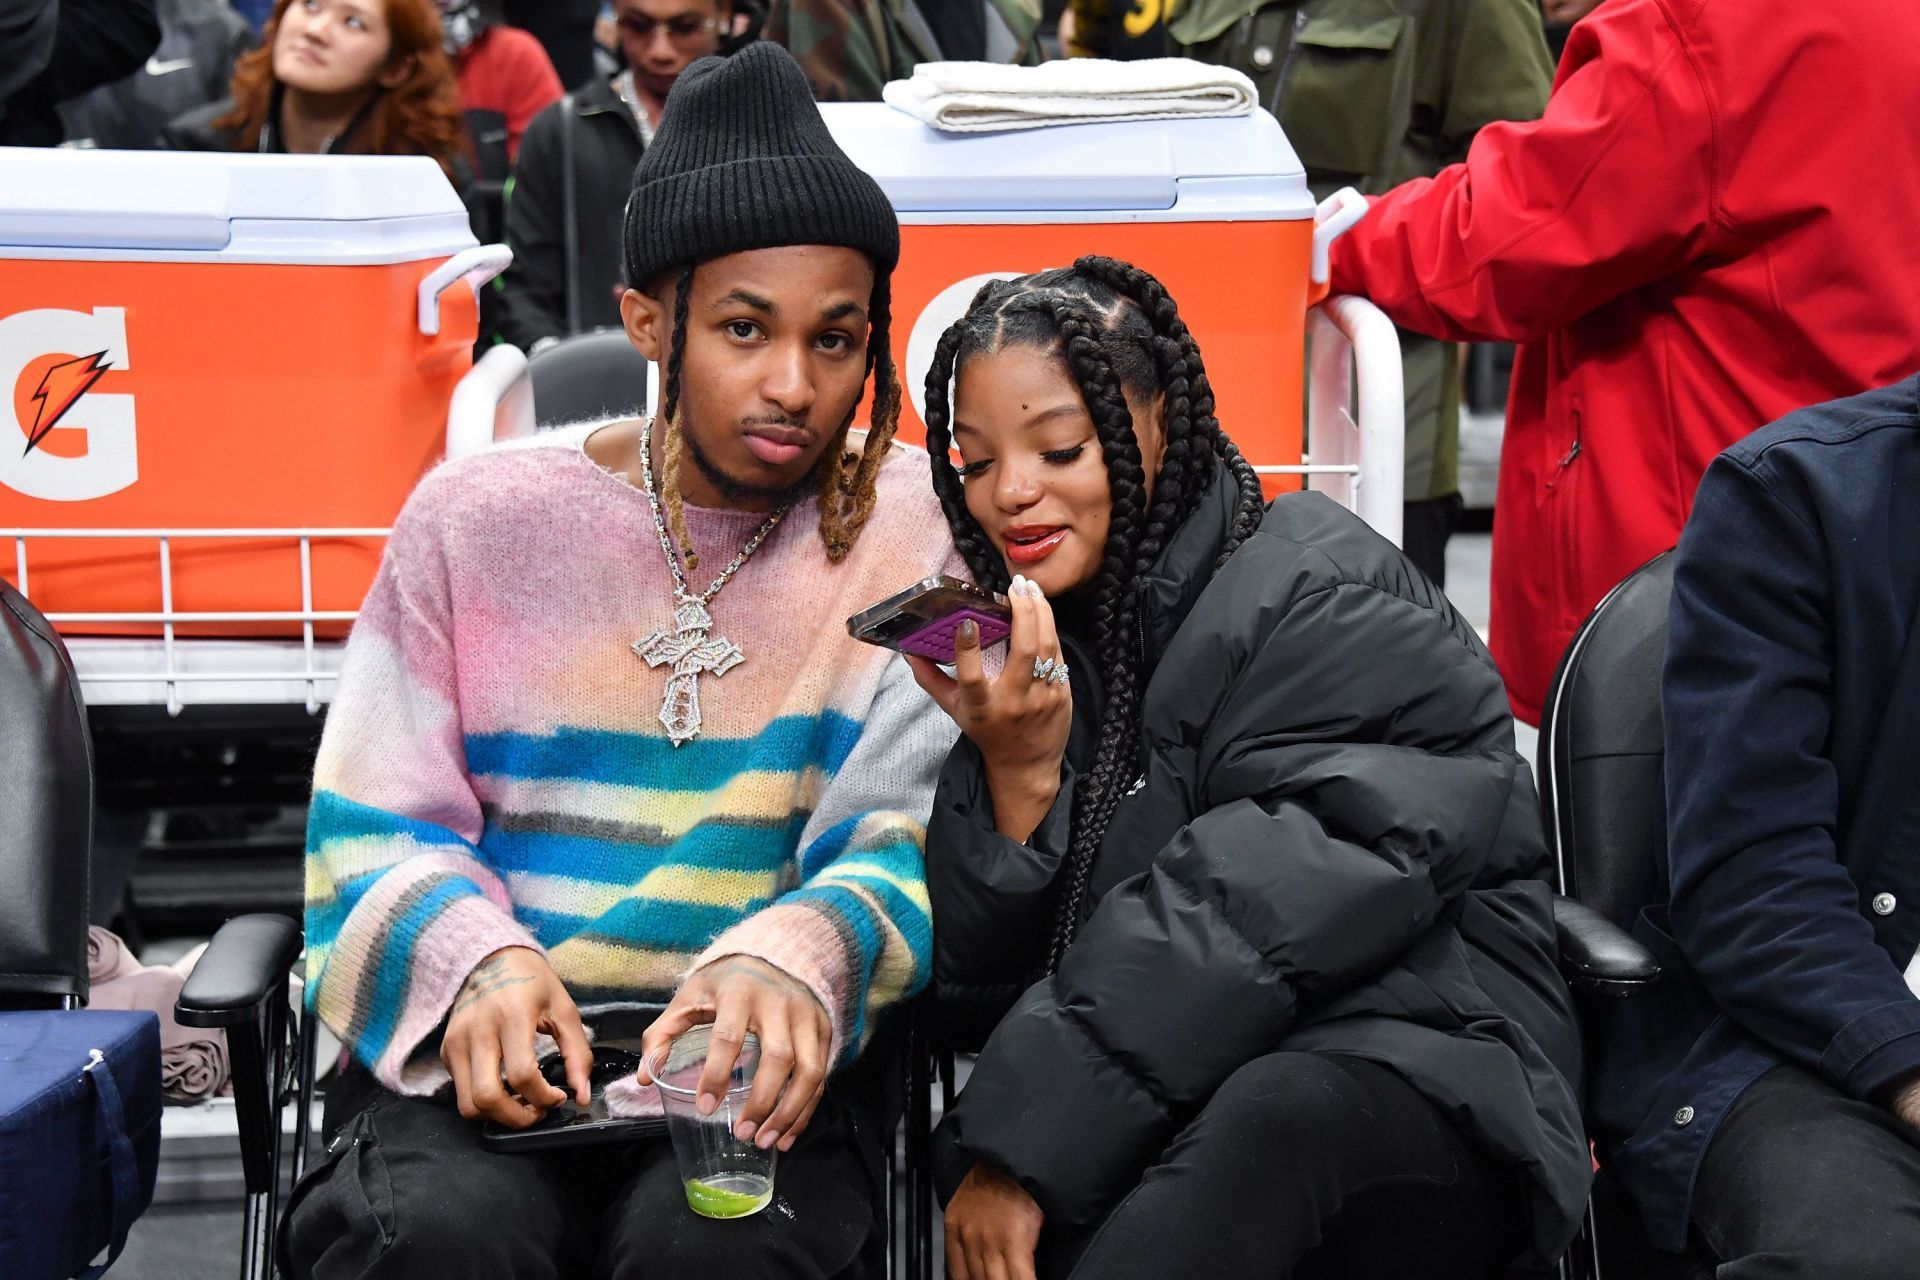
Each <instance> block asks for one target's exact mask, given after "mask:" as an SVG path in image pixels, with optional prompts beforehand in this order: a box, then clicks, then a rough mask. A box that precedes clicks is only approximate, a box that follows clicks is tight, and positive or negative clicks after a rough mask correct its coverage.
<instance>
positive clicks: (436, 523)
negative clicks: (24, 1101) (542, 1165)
mask: <svg viewBox="0 0 1920 1280" xmlns="http://www.w3.org/2000/svg"><path fill="white" fill-rule="evenodd" d="M599 425H604V424H585V425H582V426H580V427H576V428H569V429H567V430H566V431H562V432H553V433H547V434H543V435H541V436H539V437H536V438H535V439H534V440H533V441H531V442H527V443H526V444H524V445H521V446H517V447H506V448H497V449H494V450H490V451H488V452H485V453H482V454H480V455H478V456H474V457H469V458H464V459H460V460H458V461H454V462H450V463H447V464H444V465H442V466H441V467H439V468H437V469H436V470H434V471H433V472H431V473H430V474H429V475H428V476H427V477H426V478H425V479H423V480H422V481H421V482H420V484H419V486H418V488H416V490H415V491H414V493H413V495H412V496H411V497H410V498H409V499H408V501H407V504H406V507H405V509H404V510H403V511H402V512H401V513H400V515H399V517H398V519H397V520H396V521H395V524H394V530H393V535H392V538H391V540H390V541H389V543H388V547H387V552H386V556H385V558H384V559H383V561H382V563H381V566H380V571H379V574H378V577H377V579H376V581H375V583H374V586H373V588H372V590H371V592H370V593H369V595H368V597H367V599H366V602H365V604H364V605H363V606H362V610H361V614H360V618H359V621H358V622H357V623H356V624H355V626H354V630H353V634H352V636H351V638H350V639H349V641H348V644H347V652H346V658H345V666H344V669H343V671H342V673H341V678H340V683H339V688H338V691H337V694H336V696H335V699H334V702H333V706H332V708H331V709H330V711H329V714H328V718H327V727H326V732H325V735H324V737H323V738H322V740H321V745H320V756H319V761H318V763H317V766H316V769H315V776H314V796H313V806H312V811H311V817H310V819H309V826H308V833H307V858H306V865H307V883H306V899H307V913H306V914H307V974H308V983H307V988H306V990H307V1002H308V1006H309V1008H311V1009H313V1010H315V1011H317V1013H318V1015H319V1016H320V1018H321V1019H322V1020H323V1021H324V1022H325V1023H326V1025H327V1026H328V1027H330V1028H332V1029H333V1031H334V1032H335V1033H337V1034H338V1035H339V1036H340V1037H341V1039H342V1040H343V1041H344V1042H345V1043H346V1044H347V1046H348V1047H349V1048H350V1049H351V1050H352V1052H353V1053H354V1055H355V1056H356V1057H357V1058H358V1059H360V1060H361V1061H362V1062H364V1063H365V1064H367V1065H368V1066H369V1067H371V1068H372V1069H373V1071H374V1074H375V1075H376V1077H377V1078H378V1079H379V1080H380V1081H381V1082H382V1083H384V1084H385V1085H387V1086H388V1087H389V1088H392V1089H396V1090H399V1091H401V1092H406V1093H416V1094H417V1093H426V1092H431V1091H433V1090H434V1089H436V1088H438V1087H440V1086H441V1085H442V1084H444V1083H445V1082H446V1079H447V1077H446V1074H445V1072H444V1070H443V1069H442V1068H441V1066H440V1063H439V1060H438V1056H437V1054H435V1053H432V1052H426V1051H423V1042H425V1041H426V1040H427V1038H428V1037H429V1036H430V1035H432V1033H433V1032H434V1031H435V1030H436V1029H437V1028H438V1027H439V1026H440V1024H441V1023H442V1021H443V1020H444V1019H445V1017H446V1014H447V1011H448V1009H449V1008H450V1007H451V1005H452V1002H453V998H454V996H455V994H456V993H457V991H458V989H459V987H460V984H461V983H462V982H463V981H464V980H465V978H466V976H467V975H468V974H469V973H470V972H471V971H472V969H473V967H474V966H475V965H476V964H477V963H479V961H480V960H481V959H482V958H484V957H485V956H486V955H487V954H489V953H490V952H492V951H495V950H497V949H498V948H500V947H504V946H511V945H519V946H527V947H533V948H536V949H538V950H540V951H541V952H543V953H544V954H545V955H546V957H547V958H548V960H549V961H550V962H551V963H552V965H553V967H554V970H555V972H556V973H557V974H558V975H559V977H560V979H561V981H562V982H564V983H565V984H566V986H567V989H568V990H569V991H570V992H571V993H572V995H573V997H574V999H575V1001H576V1002H577V1003H578V1004H579V1005H580V1006H581V1008H582V1011H583V1012H589V1013H590V1012H592V1011H593V1010H594V1009H596V1008H604V1007H610V1006H617V1005H619V1004H622V1003H631V1002H635V1001H640V1000H646V999H654V1000H658V999H663V998H664V997H665V996H666V995H667V994H669V993H670V992H672V991H673V990H674V989H675V988H676V987H677V986H678V984H679V982H680V980H681V979H682V978H683V977H684V976H685V975H686V974H687V973H689V972H691V971H692V970H693V969H695V968H698V967H699V966H700V965H702V964H704V963H706V962H707V961H709V960H712V959H717V958H719V957H720V956H723V955H728V954H742V955H751V956H757V957H760V958H762V959H765V960H767V961H768V962H770V963H772V964H774V965H777V966H778V967H780V968H781V969H783V970H785V971H786V972H788V973H789V974H792V975H793V976H794V977H796V978H799V979H800V980H801V981H803V982H805V983H806V984H807V986H808V987H809V988H811V989H812V991H813V992H814V994H815V995H816V996H818V997H819V999H820V1001H821V1003H822V1004H823V1005H824V1006H825V1007H826V1009H827V1010H828V1012H829V1013H830V1014H831V1016H832V1019H833V1025H834V1044H833V1055H834V1059H833V1060H834V1061H835V1062H836V1063H842V1062H844V1061H845V1060H846V1058H847V1057H849V1056H851V1055H852V1054H853V1053H854V1052H857V1049H858V1046H859V1045H860V1044H861V1042H862V1041H863V1039H864V1036H865V1034H866V1032H867V1030H868V1028H869V1027H870V1026H871V1025H872V1017H873V1014H874V1012H875V1011H877V1010H878V1009H880V1008H881V1007H883V1006H885V1005H887V1004H889V1003H891V1002H893V1001H897V1000H900V999H901V998H903V997H905V996H907V995H909V994H911V993H912V992H914V991H917V990H918V989H919V988H920V987H921V986H922V985H923V984H924V983H925V982H926V979H927V974H928V967H929V963H930V961H929V950H930V937H931V935H930V923H929V918H928V908H927V895H926V887H925V881H924V874H923V862H922V847H923V844H924V840H925V830H924V826H923V824H924V822H925V821H926V816H927V813H928V811H929V809H930V808H931V805H932V796H933V784H934V778H935V775H936V774H937V772H938V770H939V767H940V763H941V761H942V760H943V759H944V757H945V755H946V753H947V751H948V749H949V748H950V747H951V745H952V743H953V740H954V737H955V731H954V729H953V726H952V725H951V723H950V722H948V721H947V719H946V717H945V715H944V714H943V713H941V712H940V710H939V709H938V708H937V707H936V706H935V705H934V704H933V703H932V702H931V700H929V699H928V698H927V697H926V696H925V695H924V694H923V693H922V692H921V691H920V689H919V687H918V686H917V685H915V684H914V683H913V681H912V677H911V675H910V674H909V673H908V671H907V668H906V666H905V664H904V663H903V662H901V661H900V660H898V659H897V658H895V657H894V656H893V655H891V654H890V653H888V652H887V651H885V650H882V649H876V648H873V647H871V646H868V645H863V644H860V643H859V642H857V641H854V640H852V639H850V638H849V637H848V635H847V631H846V625H845V620H846V618H847V617H848V615H850V614H852V613H855V612H857V611H859V610H860V609H861V608H864V607H865V606H866V605H868V604H871V603H872V602H874V601H875V600H878V599H880V598H881V597H883V596H885V595H888V594H890V593H892V592H894V591H897V590H899V589H900V588H902V587H904V586H906V585H908V584H910V583H912V582H914V581H916V580H918V579H920V578H922V577H925V576H926V575H927V574H930V573H941V572H957V571H958V565H959V560H958V557H957V556H956V555H955V554H954V552H953V547H952V543H951V540H950V538H949V536H948V533H947V528H946V522H945V520H944V519H943V518H942V516H941V513H940V509H939V504H938V502H937V501H936V500H935V498H934V497H933V493H932V489H931V486H930V484H929V480H928V469H927V458H926V455H925V454H924V453H922V452H919V451H916V450H909V449H905V448H897V449H896V450H895V451H894V454H893V456H891V457H890V458H889V459H888V460H887V462H886V464H885V466H883V467H882V469H881V472H880V480H879V501H878V503H877V505H876V508H875V513H874V516H873V519H872V521H871V522H870V523H869V524H868V525H867V527H866V529H865V531H864V532H863V533H862V534H861V537H860V539H859V541H858V543H857V544H856V545H855V548H854V550H853V551H852V553H851V554H850V555H848V557H847V558H846V559H845V560H844V561H843V562H842V563H840V564H838V565H830V564H829V563H828V562H827V559H826V555H825V552H824V550H823V548H822V545H821V542H820V538H819V533H818V517H819V512H818V505H817V503H815V502H808V503H805V504H802V505H801V506H799V507H796V508H795V509H794V510H793V511H792V512H791V513H790V514H789V515H788V517H787V519H786V520H785V521H784V522H783V523H782V524H781V525H780V526H779V527H778V528H777V529H775V530H774V532H773V534H772V535H771V536H770V537H768V539H767V541H766V543H765V544H764V545H763V546H762V547H761V548H760V550H759V551H758V552H757V553H756V554H755V555H754V557H753V558H752V559H751V560H749V561H748V562H747V564H746V566H745V567H744V568H743V569H741V570H740V572H739V573H738V574H737V575H735V577H734V578H733V580H732V581H731V582H730V583H728V584H727V586H726V587H725V588H723V589H722V590H721V592H720V594H719V595H718V596H717V597H716V598H715V600H714V601H713V604H712V605H711V613H712V616H713V619H714V622H715V630H714V634H715V635H719V636H724V637H726V638H728V639H731V640H733V641H734V642H735V643H737V644H738V645H739V646H740V647H741V649H742V650H744V652H745V654H746V660H745V661H744V662H743V663H741V664H740V665H739V666H737V667H735V668H734V669H733V670H731V671H729V672H727V673H726V674H724V675H722V676H720V677H717V678H716V677H713V676H703V677H701V679H700V701H701V709H702V713H703V718H704V726H703V728H702V731H701V733H700V736H699V737H698V738H696V739H695V740H693V741H691V742H689V743H686V744H685V745H683V746H681V747H678V748H676V747H674V746H673V745H672V744H671V743H670V742H669V741H668V739H667V736H666V732H665V730H664V729H663V728H662V726H661V724H660V722H659V720H658V718H657V717H658V714H659V711H660V703H661V695H662V692H663V690H664V688H665V685H666V680H667V671H666V669H665V668H654V667H649V666H648V665H647V664H646V663H645V662H644V661H642V660H641V658H640V657H639V656H638V655H636V654H635V653H634V651H633V649H632V648H631V646H632V644H633V642H634V641H636V640H638V639H640V638H642V637H643V636H646V635H647V634H649V633H650V632H652V631H654V630H656V629H658V628H660V627H662V626H667V625H670V624H671V617H672V611H673V596H672V587H671V580H670V578H669V577H668V573H667V567H666V563H665V558H664V557H663V555H662V554H661V550H660V546H659V543H658V540H657V536H656V534H655V532H654V527H653V518H652V515H651V513H650V512H649V510H648V507H647V501H646V497H645V495H644V494H642V493H641V492H640V491H639V490H638V489H636V488H634V487H633V486H632V485H630V484H628V483H627V482H626V481H625V480H623V479H622V478H620V477H619V476H616V475H614V474H612V473H610V472H608V471H605V470H603V469H602V468H600V467H599V466H598V465H596V464H595V463H594V462H593V461H592V460H591V459H589V458H588V456H587V455H586V453H585V452H584V450H583V449H582V447H581V446H582V443H583V442H584V440H585V439H586V437H587V435H588V434H590V433H591V431H592V430H593V429H595V428H596V427H597V426H599ZM759 522H760V517H758V516H755V515H751V514H747V513H742V512H734V511H721V510H701V509H697V508H691V507H690V508H689V509H688V511H687V523H688V526H689V532H690V534H691V536H692V537H693V539H694V543H695V546H696V547H697V548H698V549H699V550H700V552H701V570H700V572H699V573H697V574H695V575H693V577H694V578H695V579H696V580H697V581H696V583H695V585H696V589H704V587H705V585H706V584H707V583H708V582H710V581H712V575H713V574H714V573H716V572H717V571H718V569H719V567H720V566H722V565H724V564H726V562H727V561H728V560H729V559H731V558H732V555H733V553H734V551H736V550H737V549H738V548H739V547H740V546H741V545H742V544H743V543H744V542H745V541H746V539H747V538H748V537H749V536H750V535H751V533H752V532H753V530H754V529H755V528H757V527H758V525H759Z"/></svg>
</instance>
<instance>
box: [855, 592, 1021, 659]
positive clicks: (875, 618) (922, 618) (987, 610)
mask: <svg viewBox="0 0 1920 1280" xmlns="http://www.w3.org/2000/svg"><path fill="white" fill-rule="evenodd" d="M963 622H972V623H974V624H975V625H977V626H978V627H979V628H980V647H981V648H982V649H984V648H986V647H987V646H988V645H995V644H999V643H1000V642H1001V641H1002V640H1005V639H1006V638H1007V637H1008V636H1009V635H1010V634H1012V632H1013V610H1012V609H1011V608H1009V607H1008V605H1007V598H1006V597H1005V596H1003V595H998V594H996V593H994V592H992V591H987V590H985V589H983V588H980V587H976V586H974V585H973V584H972V583H971V582H962V581H961V580H960V579H958V578H948V577H944V576H942V577H933V578H922V579H921V580H920V581H919V582H916V583H914V584H913V585H912V586H910V587H908V588H907V589H906V590H905V591H900V592H896V593H895V594H893V595H890V596H888V597H887V598H886V599H885V600H882V601H881V602H880V603H879V604H876V605H874V606H873V607H872V608H870V609H862V610H861V611H860V612H859V613H856V614H854V615H853V616H852V617H851V618H848V619H847V633H848V634H849V635H851V636H852V637H853V638H854V639H856V640H864V641H866V642H867V643H868V644H877V645H879V646H881V647H882V648H885V649H897V650H899V651H900V652H901V653H911V654H914V655H915V656H917V657H921V658H931V659H933V660H934V661H935V662H938V663H942V664H949V665H950V664H951V663H952V662H953V644H954V636H955V633H956V632H958V630H959V629H960V624H961V623H963Z"/></svg>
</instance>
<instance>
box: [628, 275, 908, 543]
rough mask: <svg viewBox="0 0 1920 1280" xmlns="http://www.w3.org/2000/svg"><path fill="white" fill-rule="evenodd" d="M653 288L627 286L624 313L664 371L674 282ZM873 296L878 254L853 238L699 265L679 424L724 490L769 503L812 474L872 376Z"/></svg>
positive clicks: (744, 500)
mask: <svg viewBox="0 0 1920 1280" xmlns="http://www.w3.org/2000/svg"><path fill="white" fill-rule="evenodd" d="M675 278H676V279H677V274H676V277H675ZM654 292H657V294H658V296H657V297H656V296H654V293H641V292H636V291H634V290H631V289H630V290H628V291H627V293H626V296H625V298H624V299H623V300H622V302H621V312H622V315H623V316H624V318H625V320H626V326H627V333H628V336H629V337H631V338H632V339H633V343H634V345H635V346H636V347H638V348H639V350H640V352H641V353H642V354H643V355H645V356H646V357H647V358H648V359H649V360H652V361H654V362H655V363H656V365H658V366H660V367H661V369H662V376H663V377H664V367H665V362H666V359H667V354H668V350H669V343H670V342H671V334H672V329H673V310H674V288H673V285H672V284H671V283H670V284H669V285H668V286H667V287H664V288H659V289H657V290H656V291H654ZM872 296H873V264H872V263H871V262H869V261H868V259H867V257H866V255H865V254H863V253H860V252H859V251H858V250H855V249H844V248H837V247H832V246H827V245H792V246H785V247H782V248H777V249H754V250H750V251H748V252H745V253H735V254H729V255H728V256H726V257H724V258H715V259H714V260H713V261H711V262H703V263H701V264H700V266H699V267H698V269H696V270H695V272H694V276H693V293H692V298H691V301H690V304H689V307H688V311H687V333H686V355H685V356H684V357H683V359H682V363H681V370H680V415H679V416H680V430H681V435H682V437H683V438H684V440H685V442H686V447H687V452H688V454H689V455H690V456H691V457H692V459H693V461H694V462H695V464H696V465H697V466H698V467H699V470H700V472H701V475H702V476H703V477H704V479H705V480H706V481H707V485H708V486H710V487H711V488H712V489H713V490H714V491H716V492H717V493H718V495H719V496H720V497H721V498H722V499H723V500H725V501H727V502H729V503H730V504H732V505H737V506H747V507H755V508H760V507H766V506H770V505H772V504H773V503H774V502H777V501H779V500H780V499H781V498H783V497H785V496H787V495H789V494H790V493H792V492H793V491H795V490H796V489H797V488H798V487H800V486H802V485H804V484H805V483H807V482H808V479H809V477H810V476H811V475H812V474H813V470H814V467H815V466H816V465H817V464H818V463H819V461H820V458H821V455H822V454H824V453H825V452H826V451H827V449H828V448H829V447H832V446H834V445H835V443H836V441H837V440H838V439H839V436H840V431H841V428H842V427H844V426H845V425H846V424H847V421H848V418H849V416H850V415H851V413H852V412H853V406H854V402H855V401H856V400H857V399H858V398H859V396H860V391H861V388H862V387H863V386H865V384H866V380H867V325H868V315H867V307H868V306H869V305H870V303H871V300H872Z"/></svg>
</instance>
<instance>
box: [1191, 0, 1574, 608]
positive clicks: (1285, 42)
mask: <svg viewBox="0 0 1920 1280" xmlns="http://www.w3.org/2000/svg"><path fill="white" fill-rule="evenodd" d="M1168 31H1169V34H1170V35H1171V36H1172V38H1173V40H1174V41H1175V42H1177V46H1178V47H1180V48H1181V49H1182V51H1183V52H1185V53H1186V54H1187V56H1189V57H1193V58H1198V59H1200V60H1202V61H1204V62H1211V63H1215V64H1219V65H1223V66H1230V67H1236V68H1238V69H1239V70H1241V71H1243V72H1245V73H1246V74H1247V75H1248V76H1250V77H1252V79H1253V82H1254V85H1255V87H1256V88H1257V89H1258V91H1259V95H1260V96H1259V101H1260V103H1261V105H1262V106H1264V107H1266V108H1267V110H1269V111H1271V112H1272V113H1273V114H1274V115H1275V116H1277V117H1278V118H1279V120H1280V124H1281V126H1282V127H1283V128H1284V129H1285V130H1286V133H1287V138H1288V140H1289V141H1291V142H1292V143H1293V149H1294V151H1295V152H1296V153H1297V154H1298V155H1299V157H1300V162H1301V163H1302V164H1303V165H1305V166H1306V170H1307V181H1308V183H1309V184H1310V185H1311V186H1312V188H1313V192H1314V195H1315V196H1316V197H1318V198H1323V199H1324V198H1325V197H1326V196H1328V195H1330V194H1331V193H1332V192H1334V191H1335V190H1337V189H1338V188H1340V187H1344V186H1352V187H1357V188H1359V189H1360V190H1361V191H1362V192H1363V193H1366V194H1370V195H1371V194H1377V193H1379V192H1383V191H1387V190H1389V189H1390V188H1392V187H1395V186H1398V185H1399V184H1400V183H1402V182H1405V181H1407V180H1408V179H1411V178H1420V177H1427V176H1430V175H1432V174H1435V173H1438V172H1439V171H1440V170H1441V169H1442V168H1444V167H1445V166H1446V165H1449V164H1452V163H1453V162H1455V161H1457V160H1460V159H1463V158H1465V156H1466V154H1467V144H1468V143H1469V142H1471V141H1472V140H1473V135H1474V134H1475V133H1477V132H1478V131H1479V130H1480V128H1481V126H1483V125H1488V124H1492V123H1494V122H1495V121H1498V120H1532V119H1535V118H1536V117H1538V116H1539V115H1540V113H1541V112H1542V111H1543V110H1544V109H1545V107H1546V103H1547V90H1548V88H1549V87H1550V85H1551V84H1552V81H1553V62H1552V60H1551V59H1550V58H1549V57H1548V54H1547V45H1546V39H1545V36H1544V35H1543V33H1542V28H1541V21H1540V9H1539V7H1538V5H1537V4H1536V3H1535V0H1306V2H1305V3H1296V2H1295V0H1187V3H1185V4H1184V5H1183V7H1182V8H1181V9H1179V10H1178V11H1177V12H1176V14H1175V16H1174V18H1173V21H1172V23H1171V25H1170V26H1169V27H1168ZM1400 349H1401V354H1402V359H1403V362H1404V369H1405V377H1406V398H1407V411H1406V416H1407V466H1406V486H1407V487H1406V504H1407V505H1406V532H1405V536H1404V539H1403V541H1404V545H1405V550H1406V553H1407V558H1408V559H1410V560H1412V561H1413V562H1414V563H1415V564H1416V565H1418V566H1419V567H1420V569H1421V570H1422V571H1423V572H1425V573H1426V575H1427V576H1428V577H1430V578H1432V579H1433V581H1434V582H1435V583H1437V584H1439V585H1441V586H1445V584H1446V546H1447V538H1448V537H1449V536H1450V535H1451V534H1452V532H1453V529H1454V526H1455V525H1456V524H1457V523H1458V521H1459V516H1460V493H1459V484H1458V469H1459V456H1460V353H1459V348H1458V347H1457V346H1455V345H1454V344H1453V343H1450V342H1439V341H1436V340H1434V339H1432V338H1428V337H1424V336H1421V335H1419V334H1414V333H1409V332H1408V331H1407V330H1405V329H1402V330H1401V331H1400Z"/></svg>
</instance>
